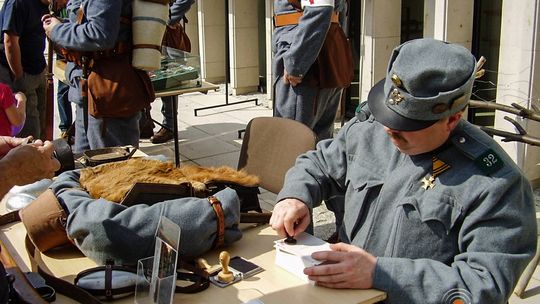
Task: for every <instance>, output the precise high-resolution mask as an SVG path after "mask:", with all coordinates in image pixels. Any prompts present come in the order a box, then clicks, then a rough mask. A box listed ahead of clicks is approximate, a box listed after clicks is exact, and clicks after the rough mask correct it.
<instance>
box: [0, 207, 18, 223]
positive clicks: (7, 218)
mask: <svg viewBox="0 0 540 304" xmlns="http://www.w3.org/2000/svg"><path fill="white" fill-rule="evenodd" d="M20 221H21V217H20V216H19V210H15V211H11V212H9V213H6V214H3V215H0V226H4V225H7V224H11V223H15V222H20Z"/></svg>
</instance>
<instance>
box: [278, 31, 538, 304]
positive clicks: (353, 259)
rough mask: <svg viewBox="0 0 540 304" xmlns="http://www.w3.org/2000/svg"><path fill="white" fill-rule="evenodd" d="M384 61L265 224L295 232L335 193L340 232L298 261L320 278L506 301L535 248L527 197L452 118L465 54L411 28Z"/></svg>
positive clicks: (515, 177) (456, 116)
mask: <svg viewBox="0 0 540 304" xmlns="http://www.w3.org/2000/svg"><path fill="white" fill-rule="evenodd" d="M387 71H388V72H387V76H386V78H385V79H383V80H382V81H381V82H379V83H377V84H376V85H375V86H374V87H373V88H372V89H371V91H370V93H369V96H368V101H367V105H365V106H364V107H363V108H362V111H360V112H359V115H357V118H356V119H353V120H352V121H350V122H349V123H348V124H347V125H346V126H345V127H344V128H343V129H342V130H341V131H340V132H339V134H338V136H337V137H336V138H335V139H333V140H326V141H322V142H320V143H319V144H318V146H317V149H316V150H315V151H310V152H307V153H306V154H304V155H302V156H300V157H299V158H298V159H297V161H296V165H295V166H294V167H293V168H291V169H290V170H289V172H288V173H287V175H286V178H285V183H284V185H285V186H284V188H283V189H282V190H281V192H280V193H279V195H278V198H277V201H278V203H277V205H276V206H275V208H274V211H273V215H272V218H271V220H270V223H271V225H272V227H273V228H274V229H275V230H277V231H278V233H279V234H280V235H285V234H286V233H287V234H289V235H292V236H294V235H297V234H299V233H301V232H302V231H304V230H305V229H306V228H307V227H308V225H309V224H310V210H311V209H312V208H313V207H315V206H316V205H318V204H319V203H320V202H321V201H322V200H328V199H329V198H332V197H335V196H339V195H344V201H343V204H341V205H336V206H332V207H333V210H337V212H336V217H340V216H341V217H343V224H342V225H341V227H340V229H339V239H340V240H341V241H342V242H343V243H338V244H333V245H331V249H332V251H325V252H317V253H314V254H313V255H312V257H313V258H315V259H318V260H326V261H329V262H331V263H325V265H320V266H314V267H309V268H306V269H305V270H304V273H305V274H307V275H308V276H309V278H310V279H311V280H314V281H315V282H316V283H317V284H318V285H322V286H326V287H330V288H359V289H367V288H377V289H380V290H383V291H385V292H387V294H388V298H387V300H386V302H388V303H447V302H445V301H444V299H445V297H449V296H450V298H451V299H457V298H455V297H458V298H459V297H460V299H461V300H462V301H464V302H465V303H480V302H481V303H506V302H507V301H508V298H509V297H510V294H511V293H512V291H513V288H514V286H515V285H516V283H517V280H518V279H519V277H520V274H521V273H522V271H523V269H524V268H525V267H526V266H527V263H528V262H529V261H530V260H531V259H532V257H533V255H534V252H535V249H536V221H535V209H534V200H533V195H532V189H531V185H530V184H529V182H528V181H527V179H526V178H525V176H524V175H523V173H522V172H521V171H520V169H519V168H518V167H517V166H516V165H515V164H514V162H513V161H512V159H511V158H510V157H509V156H508V155H507V154H506V153H505V152H504V150H503V149H502V148H501V147H500V146H499V145H498V144H497V143H496V142H495V141H494V140H493V139H492V138H491V137H489V136H488V135H486V134H485V133H483V132H482V131H481V130H480V129H479V128H477V127H475V126H473V125H471V124H470V123H468V122H467V121H465V120H462V119H461V118H462V113H463V110H464V109H465V108H466V106H467V104H468V101H469V99H470V96H471V91H472V86H473V82H474V79H475V74H476V66H475V59H474V57H473V56H472V54H471V53H470V52H469V51H468V50H467V49H465V48H463V47H461V46H459V45H455V44H449V43H445V42H441V41H437V40H434V39H419V40H413V41H409V42H406V43H404V44H402V45H401V46H398V47H397V48H396V49H395V50H394V52H393V54H392V56H391V59H390V62H389V65H388V70H387ZM366 107H367V108H366ZM335 201H336V200H332V202H334V203H335ZM453 297H454V298H453Z"/></svg>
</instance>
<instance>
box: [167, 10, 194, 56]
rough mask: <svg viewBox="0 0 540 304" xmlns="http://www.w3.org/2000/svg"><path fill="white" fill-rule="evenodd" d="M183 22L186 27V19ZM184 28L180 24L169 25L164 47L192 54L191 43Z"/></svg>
mask: <svg viewBox="0 0 540 304" xmlns="http://www.w3.org/2000/svg"><path fill="white" fill-rule="evenodd" d="M183 20H184V26H185V24H186V23H187V19H186V17H184V19H183ZM184 26H182V24H181V23H180V22H178V23H175V24H171V25H169V24H167V28H166V29H165V35H164V36H163V42H162V45H164V46H166V47H170V48H174V49H178V50H181V51H184V52H188V53H189V52H191V41H190V40H189V37H188V35H187V34H186V30H185V28H184Z"/></svg>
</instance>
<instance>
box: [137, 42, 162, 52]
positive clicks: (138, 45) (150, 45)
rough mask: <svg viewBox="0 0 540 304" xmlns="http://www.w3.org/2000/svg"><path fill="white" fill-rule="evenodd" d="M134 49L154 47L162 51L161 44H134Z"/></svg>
mask: <svg viewBox="0 0 540 304" xmlns="http://www.w3.org/2000/svg"><path fill="white" fill-rule="evenodd" d="M133 49H154V50H158V51H160V52H161V45H155V44H145V43H141V44H134V45H133Z"/></svg>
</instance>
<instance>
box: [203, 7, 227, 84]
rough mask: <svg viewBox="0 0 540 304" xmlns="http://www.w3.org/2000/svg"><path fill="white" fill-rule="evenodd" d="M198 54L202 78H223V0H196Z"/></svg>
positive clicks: (219, 79) (219, 80) (208, 79)
mask: <svg viewBox="0 0 540 304" xmlns="http://www.w3.org/2000/svg"><path fill="white" fill-rule="evenodd" d="M197 3H198V21H199V22H198V27H199V48H200V49H199V54H200V56H201V74H202V78H203V79H205V80H206V81H209V82H216V83H217V82H223V81H224V80H225V41H226V40H225V2H224V0H198V2H197Z"/></svg>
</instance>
